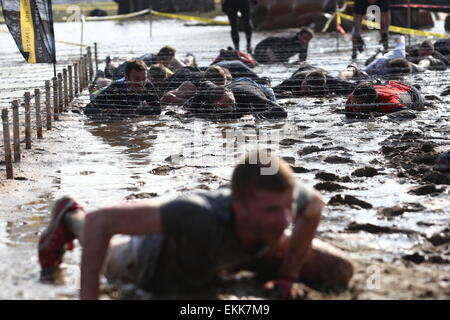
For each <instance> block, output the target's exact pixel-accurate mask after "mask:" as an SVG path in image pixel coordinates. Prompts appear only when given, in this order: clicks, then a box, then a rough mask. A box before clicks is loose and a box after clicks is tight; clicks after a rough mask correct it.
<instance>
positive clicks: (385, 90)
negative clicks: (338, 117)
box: [345, 81, 424, 116]
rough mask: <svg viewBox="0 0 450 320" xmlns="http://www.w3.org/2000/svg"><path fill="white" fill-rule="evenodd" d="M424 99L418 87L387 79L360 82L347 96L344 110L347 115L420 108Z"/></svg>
mask: <svg viewBox="0 0 450 320" xmlns="http://www.w3.org/2000/svg"><path fill="white" fill-rule="evenodd" d="M423 105H424V99H423V96H422V94H421V93H420V91H419V89H417V88H416V87H410V86H407V85H404V84H401V83H399V82H396V81H389V83H388V84H384V85H382V84H376V85H374V84H373V83H371V82H361V83H360V84H359V85H358V86H356V88H355V90H354V91H353V93H352V94H351V95H350V96H349V97H348V99H347V102H346V106H345V111H346V114H347V116H352V115H354V114H355V113H361V112H363V113H365V112H381V113H390V112H395V111H400V110H402V109H406V108H412V109H416V110H420V109H421V108H423Z"/></svg>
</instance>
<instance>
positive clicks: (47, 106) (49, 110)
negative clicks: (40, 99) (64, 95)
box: [45, 80, 52, 130]
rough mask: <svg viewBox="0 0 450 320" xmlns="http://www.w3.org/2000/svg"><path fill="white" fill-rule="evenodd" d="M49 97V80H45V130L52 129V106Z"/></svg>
mask: <svg viewBox="0 0 450 320" xmlns="http://www.w3.org/2000/svg"><path fill="white" fill-rule="evenodd" d="M50 97H51V96H50V80H45V113H46V114H47V130H52V107H51V101H50V99H51V98H50Z"/></svg>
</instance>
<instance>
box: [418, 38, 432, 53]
mask: <svg viewBox="0 0 450 320" xmlns="http://www.w3.org/2000/svg"><path fill="white" fill-rule="evenodd" d="M420 48H422V49H426V50H431V51H434V45H433V43H432V42H431V41H430V40H425V41H423V42H422V43H421V44H420Z"/></svg>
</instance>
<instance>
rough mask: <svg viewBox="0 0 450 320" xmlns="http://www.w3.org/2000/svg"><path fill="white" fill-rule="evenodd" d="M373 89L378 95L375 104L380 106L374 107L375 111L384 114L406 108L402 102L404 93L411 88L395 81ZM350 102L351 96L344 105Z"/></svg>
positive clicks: (351, 100)
mask: <svg viewBox="0 0 450 320" xmlns="http://www.w3.org/2000/svg"><path fill="white" fill-rule="evenodd" d="M375 89H376V90H377V93H378V100H377V103H379V104H380V105H377V106H376V108H377V110H376V111H378V112H385V113H388V112H394V111H397V110H399V109H401V108H403V107H406V104H405V102H403V99H404V98H403V97H404V94H405V93H408V92H409V91H411V87H409V86H407V85H404V84H401V83H399V82H397V81H389V83H388V84H385V85H375ZM352 102H353V95H350V96H349V97H348V99H347V103H346V104H347V105H349V104H352ZM346 109H347V108H346ZM347 111H350V110H347Z"/></svg>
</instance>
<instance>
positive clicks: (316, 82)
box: [305, 70, 327, 87]
mask: <svg viewBox="0 0 450 320" xmlns="http://www.w3.org/2000/svg"><path fill="white" fill-rule="evenodd" d="M305 81H306V84H307V85H309V86H311V87H323V86H324V85H325V84H326V83H327V77H326V75H325V73H324V72H323V71H318V70H317V71H311V72H310V73H308V74H307V75H306V77H305Z"/></svg>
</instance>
